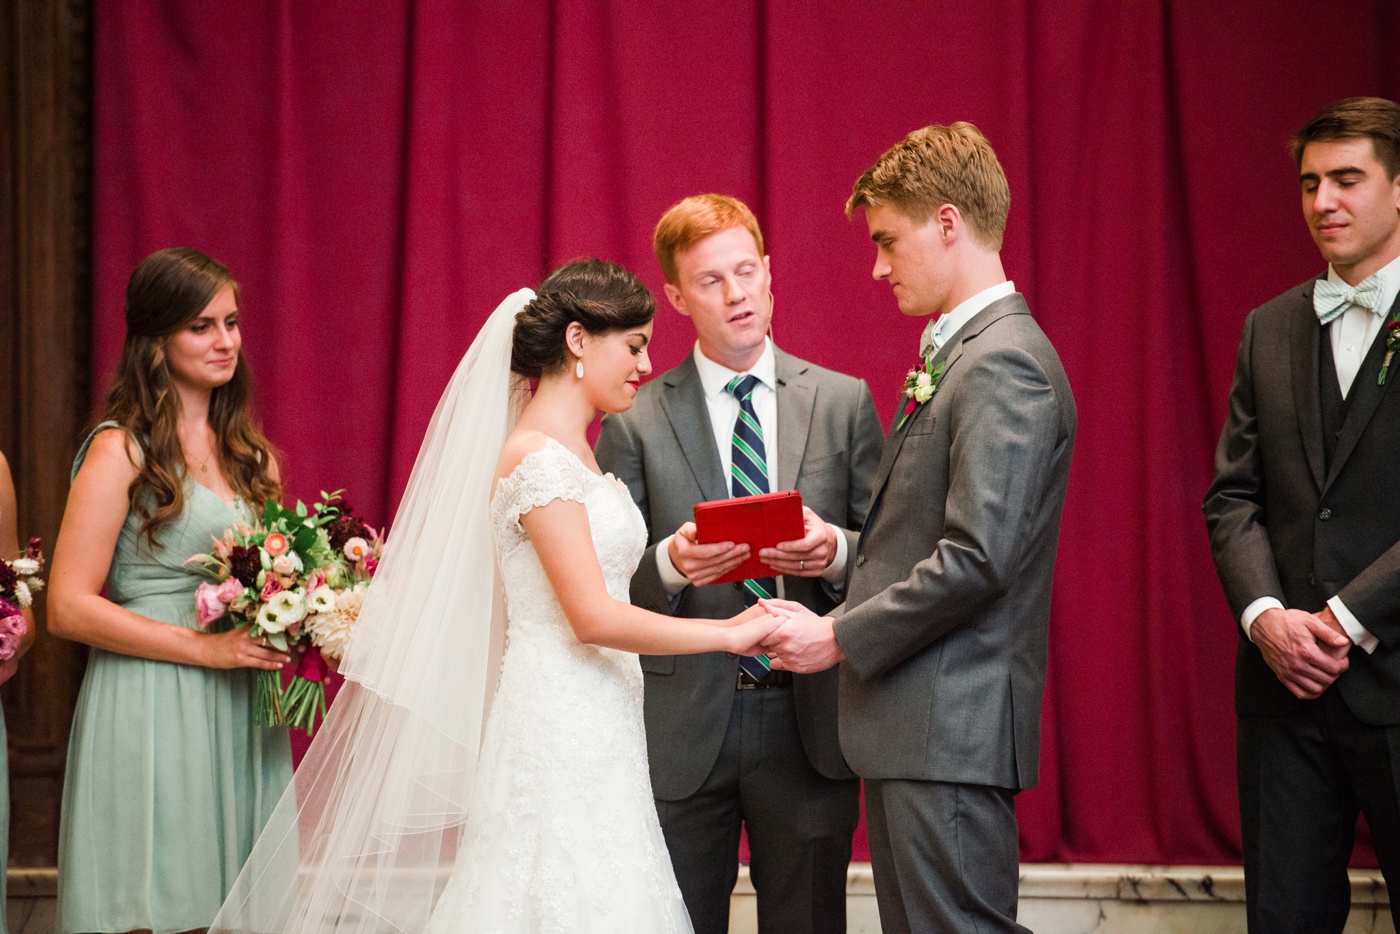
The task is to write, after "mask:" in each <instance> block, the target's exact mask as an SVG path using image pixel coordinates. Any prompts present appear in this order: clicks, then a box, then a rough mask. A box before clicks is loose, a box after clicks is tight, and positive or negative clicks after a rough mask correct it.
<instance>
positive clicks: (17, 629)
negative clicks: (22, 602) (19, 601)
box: [0, 613, 29, 639]
mask: <svg viewBox="0 0 1400 934" xmlns="http://www.w3.org/2000/svg"><path fill="white" fill-rule="evenodd" d="M28 631H29V624H28V623H26V622H25V621H24V617H23V616H20V615H19V614H18V613H16V614H14V615H13V616H6V617H5V618H4V619H0V632H8V633H11V634H12V635H14V637H15V638H16V639H18V638H19V637H20V636H22V635H24V634H25V633H27V632H28Z"/></svg>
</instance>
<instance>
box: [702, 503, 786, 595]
mask: <svg viewBox="0 0 1400 934" xmlns="http://www.w3.org/2000/svg"><path fill="white" fill-rule="evenodd" d="M695 532H696V537H697V538H698V539H699V541H700V543H701V544H702V545H704V544H709V543H711V542H744V543H747V544H748V546H749V557H748V559H747V560H746V561H745V562H744V563H743V564H741V565H739V566H738V567H737V568H735V569H734V570H732V571H730V572H729V573H728V574H726V575H724V576H723V577H721V578H719V579H718V580H716V581H712V583H715V584H728V583H730V582H731V581H742V580H750V579H751V578H755V577H773V576H774V571H773V569H772V568H770V567H769V566H768V565H766V564H764V563H763V562H762V561H760V560H759V559H758V550H759V549H760V548H771V547H773V546H774V545H776V544H778V543H779V542H791V541H796V540H797V539H799V538H801V537H802V535H803V526H802V494H801V493H798V492H797V491H796V490H782V491H780V492H778V493H763V494H760V495H758V496H741V497H739V498H738V499H719V500H714V501H712V502H708V503H696V504H695Z"/></svg>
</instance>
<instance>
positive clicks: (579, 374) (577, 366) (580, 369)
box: [574, 357, 583, 379]
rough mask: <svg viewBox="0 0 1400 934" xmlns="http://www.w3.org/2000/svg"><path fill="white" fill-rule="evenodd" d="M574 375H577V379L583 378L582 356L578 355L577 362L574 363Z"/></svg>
mask: <svg viewBox="0 0 1400 934" xmlns="http://www.w3.org/2000/svg"><path fill="white" fill-rule="evenodd" d="M574 375H575V376H577V377H578V378H579V379H583V358H582V357H579V358H578V363H576V364H574Z"/></svg>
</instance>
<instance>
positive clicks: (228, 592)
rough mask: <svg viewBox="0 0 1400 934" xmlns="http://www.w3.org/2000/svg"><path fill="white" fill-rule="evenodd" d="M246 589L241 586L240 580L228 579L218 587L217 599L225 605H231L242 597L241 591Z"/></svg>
mask: <svg viewBox="0 0 1400 934" xmlns="http://www.w3.org/2000/svg"><path fill="white" fill-rule="evenodd" d="M246 589H247V588H246V587H244V586H243V582H242V581H241V580H239V579H238V578H236V577H230V578H228V579H227V580H225V581H224V582H223V583H222V584H220V585H219V590H218V595H219V599H220V600H222V601H223V602H224V603H226V604H227V603H232V602H233V601H234V600H236V599H238V598H239V597H240V596H242V595H243V591H244V590H246Z"/></svg>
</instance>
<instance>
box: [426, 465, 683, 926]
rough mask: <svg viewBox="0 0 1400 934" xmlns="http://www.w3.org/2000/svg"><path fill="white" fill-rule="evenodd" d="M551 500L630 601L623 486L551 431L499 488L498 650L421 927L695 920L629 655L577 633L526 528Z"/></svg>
mask: <svg viewBox="0 0 1400 934" xmlns="http://www.w3.org/2000/svg"><path fill="white" fill-rule="evenodd" d="M555 500H575V501H578V502H581V503H583V504H584V506H585V508H586V509H587V510H588V520H589V525H590V527H591V530H592V538H593V547H594V549H595V550H596V552H597V555H598V561H599V563H600V564H601V565H602V569H603V577H604V580H605V581H606V584H607V589H608V593H609V594H610V595H611V596H612V597H613V598H614V599H616V600H620V601H624V602H626V601H627V600H628V588H629V581H630V580H631V578H632V573H633V572H634V571H635V570H636V568H637V563H638V561H639V560H640V559H641V556H642V552H643V551H644V549H645V547H646V527H645V525H644V524H643V521H642V517H641V514H640V513H639V512H638V511H637V507H636V506H635V505H634V504H633V502H632V498H631V497H630V496H629V495H628V493H627V490H626V488H625V487H624V486H623V485H622V484H621V483H620V482H619V481H617V480H616V479H614V478H613V476H612V475H611V474H608V475H606V476H599V475H597V474H595V473H593V472H592V471H591V470H589V469H588V468H587V467H586V466H584V464H583V463H582V462H581V461H580V460H579V459H578V458H577V457H576V456H575V455H574V454H573V453H571V452H570V451H569V450H568V449H567V448H565V447H564V446H563V445H561V444H559V443H558V442H556V441H553V440H550V441H548V442H546V444H545V446H544V447H543V448H541V449H540V450H538V451H535V452H533V453H531V454H529V455H527V456H526V457H525V458H524V460H522V461H521V463H520V465H519V466H518V467H516V468H515V470H514V471H512V472H511V474H510V476H508V477H505V478H504V479H502V480H501V481H500V483H499V485H498V486H497V488H496V491H495V494H494V496H493V497H492V500H491V512H490V514H491V528H492V533H493V536H494V540H495V545H496V555H497V561H498V563H499V566H500V572H501V579H502V581H503V583H504V587H505V594H506V607H507V611H508V615H509V624H508V628H507V630H506V649H505V655H504V660H503V662H502V667H501V676H500V683H499V688H498V690H497V692H496V695H495V697H494V699H493V700H492V702H491V711H490V715H489V718H488V720H487V723H486V729H485V733H484V735H483V739H482V746H481V752H480V758H479V765H478V767H477V774H476V780H475V782H474V784H473V785H472V789H471V798H470V804H469V807H468V809H467V823H466V828H465V832H464V833H463V836H462V839H461V849H460V850H459V851H458V856H457V860H456V862H455V864H454V865H453V868H452V874H451V877H450V879H449V881H448V883H447V887H446V888H445V890H444V891H443V893H442V896H441V898H440V899H439V901H438V903H437V906H436V908H435V909H434V911H433V916H432V919H431V921H430V923H429V925H428V931H430V932H434V934H447V932H472V934H497V932H521V934H524V932H529V934H564V932H570V934H573V932H578V934H604V932H607V934H615V932H646V934H663V932H689V931H690V930H691V926H690V920H689V916H688V915H687V913H686V910H685V905H684V903H683V902H682V900H681V895H680V890H679V888H678V887H677V885H676V881H675V876H674V874H673V872H672V870H671V862H670V857H669V855H668V854H667V851H666V846H665V842H664V840H663V838H662V836H661V828H660V825H659V823H658V821H657V816H656V810H655V805H654V804H653V801H652V795H651V780H650V777H649V775H648V772H647V758H646V739H645V735H644V733H643V725H642V672H641V667H640V665H639V662H638V660H637V656H636V655H634V654H631V653H629V652H620V651H617V650H615V649H609V648H603V647H599V646H591V645H584V644H583V643H581V642H579V640H578V638H577V637H576V636H575V635H574V631H573V629H572V628H571V627H570V625H569V621H568V620H567V619H566V618H565V617H564V613H563V610H562V609H561V608H560V606H559V601H558V600H557V599H556V598H555V596H554V592H553V590H552V589H551V587H550V584H549V580H548V578H547V577H546V576H545V573H544V568H543V567H542V566H541V564H540V561H539V557H538V556H537V555H536V553H535V549H534V546H533V545H532V544H531V542H530V539H529V537H528V536H527V535H526V534H525V532H524V530H523V529H522V528H521V526H520V522H519V519H520V516H521V515H523V514H524V513H527V512H529V511H530V510H531V509H532V508H534V507H536V506H544V505H547V504H549V503H551V502H553V501H555Z"/></svg>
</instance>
